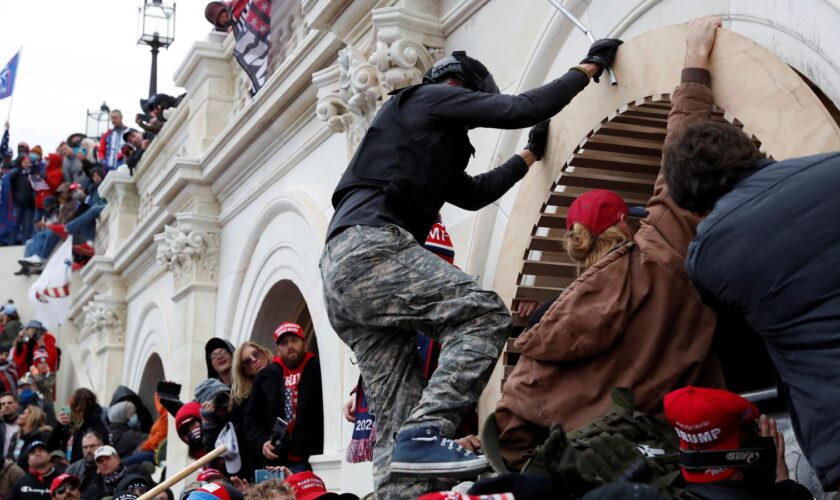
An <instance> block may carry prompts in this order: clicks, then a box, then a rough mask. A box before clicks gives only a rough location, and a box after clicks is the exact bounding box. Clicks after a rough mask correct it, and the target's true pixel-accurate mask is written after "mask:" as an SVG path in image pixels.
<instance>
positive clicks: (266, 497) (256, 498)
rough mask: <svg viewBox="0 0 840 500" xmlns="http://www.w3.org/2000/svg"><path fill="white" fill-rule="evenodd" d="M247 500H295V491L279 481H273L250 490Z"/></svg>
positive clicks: (265, 482)
mask: <svg viewBox="0 0 840 500" xmlns="http://www.w3.org/2000/svg"><path fill="white" fill-rule="evenodd" d="M245 500H295V490H294V489H292V487H291V486H289V485H288V484H286V483H284V482H283V481H281V480H279V479H272V480H271V481H264V482H262V483H260V484H258V485H256V486H253V487H252V488H251V489H249V490H248V492H247V493H245Z"/></svg>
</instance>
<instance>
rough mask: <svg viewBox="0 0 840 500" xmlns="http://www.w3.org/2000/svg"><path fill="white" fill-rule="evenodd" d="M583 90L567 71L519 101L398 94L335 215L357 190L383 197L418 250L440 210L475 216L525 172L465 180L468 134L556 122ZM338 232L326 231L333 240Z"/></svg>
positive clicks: (436, 89) (343, 183)
mask: <svg viewBox="0 0 840 500" xmlns="http://www.w3.org/2000/svg"><path fill="white" fill-rule="evenodd" d="M587 83H588V79H587V78H586V76H585V75H583V74H581V73H579V72H576V71H570V72H569V73H567V74H566V75H564V76H563V77H561V78H558V79H557V80H554V81H552V82H550V83H548V84H546V85H543V86H542V87H538V88H536V89H533V90H530V91H528V92H525V93H523V94H520V95H516V96H513V95H504V94H488V93H482V92H473V91H471V90H467V89H465V88H462V87H453V86H449V85H444V84H421V85H415V86H412V87H408V88H406V89H403V90H400V91H397V92H395V93H394V94H393V97H392V98H391V99H390V100H388V102H386V103H385V104H384V105H383V106H382V108H381V109H380V110H379V112H378V113H377V115H376V117H375V118H374V120H373V123H371V125H370V127H369V128H368V130H367V133H366V134H365V137H364V139H362V143H361V144H360V145H359V148H358V149H357V150H356V154H355V155H354V156H353V159H352V160H351V161H350V165H349V166H348V167H347V170H346V171H345V172H344V175H343V176H342V177H341V180H340V181H339V183H338V186H337V187H336V189H335V192H334V193H333V196H332V203H333V207H335V208H336V213H337V214H341V213H342V211H341V210H340V205H341V204H342V201H344V200H345V198H346V196H347V195H348V194H349V193H350V192H352V191H353V190H354V189H356V188H364V187H368V188H370V187H373V188H378V189H381V190H382V192H383V193H384V195H385V197H386V199H387V203H386V205H387V206H388V207H389V209H388V210H389V211H390V212H391V213H389V214H387V215H386V216H385V219H386V220H389V221H391V222H393V223H396V224H397V225H398V226H400V227H402V228H403V229H405V230H407V231H408V232H410V233H411V234H412V235H414V238H415V239H417V241H419V242H423V241H425V239H426V236H427V234H428V232H429V228H430V227H431V226H432V224H433V223H434V221H435V218H436V217H437V214H438V212H439V211H440V208H441V206H443V204H444V202H448V203H451V204H453V205H456V206H458V207H461V208H465V209H467V210H478V209H480V208H482V207H484V206H486V205H488V204H490V203H492V202H493V201H495V200H496V199H498V198H499V197H500V196H501V195H503V194H504V193H505V192H506V191H507V190H508V189H510V188H511V187H512V186H513V185H514V184H515V183H516V182H517V181H518V180H519V179H521V178H522V177H523V176H524V175H525V173H526V172H527V165H526V164H525V162H524V161H523V160H522V159H521V158H519V157H514V158H511V159H510V160H509V161H508V163H509V164H506V165H507V168H505V169H502V171H500V172H496V170H499V169H496V170H491V171H490V172H487V173H485V174H483V175H479V176H476V177H470V176H469V175H467V174H466V173H465V172H464V170H465V169H466V168H467V163H468V162H469V158H470V156H471V155H472V154H473V153H474V152H475V150H474V149H473V147H472V145H471V144H470V140H469V137H468V136H467V129H468V128H472V127H490V128H502V129H516V128H523V127H529V126H532V125H536V124H537V123H539V122H541V121H543V120H546V119H547V118H550V117H552V116H553V115H555V114H557V112H558V111H560V110H561V109H563V107H564V106H566V104H568V103H569V101H571V100H572V98H573V97H574V96H575V95H577V93H578V92H580V91H581V90H583V88H584V87H586V85H587ZM340 227H344V226H339V227H335V225H331V229H332V231H331V233H330V235H328V236H332V235H334V234H336V229H338V228H340Z"/></svg>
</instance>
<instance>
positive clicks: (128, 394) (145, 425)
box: [102, 385, 155, 433]
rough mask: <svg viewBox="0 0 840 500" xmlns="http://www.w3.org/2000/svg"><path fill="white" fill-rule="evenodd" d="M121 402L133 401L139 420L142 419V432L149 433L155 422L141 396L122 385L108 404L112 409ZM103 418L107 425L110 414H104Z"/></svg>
mask: <svg viewBox="0 0 840 500" xmlns="http://www.w3.org/2000/svg"><path fill="white" fill-rule="evenodd" d="M120 401H131V403H132V404H134V408H135V409H136V410H137V418H138V419H140V430H141V431H143V432H146V433H148V432H149V430H150V429H151V428H152V424H154V423H155V421H154V420H153V419H152V414H151V413H149V409H148V408H146V404H145V403H143V400H142V399H140V396H138V395H137V393H136V392H134V391H132V390H131V389H129V388H128V387H126V386H124V385H121V386H119V387H117V389H116V390H115V391H114V394H113V395H112V396H111V402H110V403H109V404H108V407H109V408H110V407H111V406H114V405H115V404H117V403H119V402H120ZM102 418H103V419H104V420H105V423H106V424H107V423H108V412H102Z"/></svg>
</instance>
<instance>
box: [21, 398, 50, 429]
mask: <svg viewBox="0 0 840 500" xmlns="http://www.w3.org/2000/svg"><path fill="white" fill-rule="evenodd" d="M26 409H27V410H28V411H29V415H27V416H26V420H25V421H24V422H23V425H22V426H21V429H20V430H21V432H22V434H29V433H30V432H32V431H37V430H38V429H40V428H41V426H43V425H46V423H47V414H46V413H44V410H42V409H41V408H40V407H39V406H36V405H28V406H27V407H26Z"/></svg>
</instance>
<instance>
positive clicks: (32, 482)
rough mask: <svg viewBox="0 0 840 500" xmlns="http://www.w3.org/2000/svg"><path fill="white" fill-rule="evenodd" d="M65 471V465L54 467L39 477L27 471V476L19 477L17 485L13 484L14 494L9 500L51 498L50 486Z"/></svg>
mask: <svg viewBox="0 0 840 500" xmlns="http://www.w3.org/2000/svg"><path fill="white" fill-rule="evenodd" d="M24 470H27V469H24ZM62 472H64V468H63V467H53V469H52V470H51V471H50V472H49V473H48V474H47V475H46V476H43V477H37V476H35V475H34V474H32V473H31V472H27V473H26V475H25V476H23V477H22V478H20V479H18V480H17V481H16V482H15V485H14V486H12V494H11V495H9V498H8V499H7V500H39V499H44V500H49V499H50V498H52V496H51V495H50V486H51V485H52V482H53V479H55V478H57V477H58V476H60V475H61V473H62Z"/></svg>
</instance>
